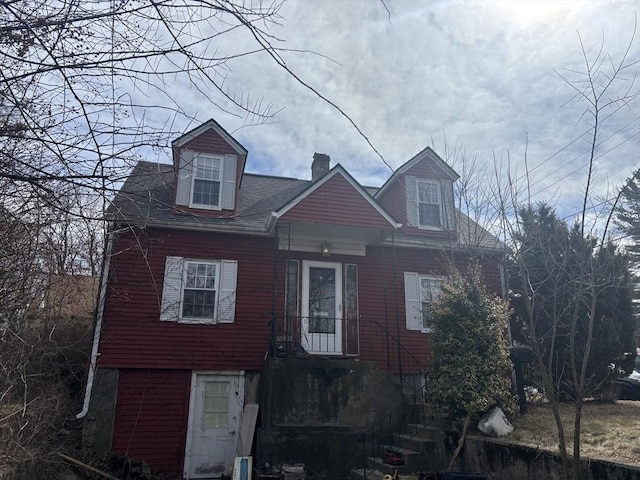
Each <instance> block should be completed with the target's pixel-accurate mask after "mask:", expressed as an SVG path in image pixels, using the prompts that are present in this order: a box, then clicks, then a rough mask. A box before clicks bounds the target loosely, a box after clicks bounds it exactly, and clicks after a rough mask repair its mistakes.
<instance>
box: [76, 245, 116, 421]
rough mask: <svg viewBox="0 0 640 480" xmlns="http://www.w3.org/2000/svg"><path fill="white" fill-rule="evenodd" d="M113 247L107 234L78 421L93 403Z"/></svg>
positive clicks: (77, 416)
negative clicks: (89, 359) (94, 323)
mask: <svg viewBox="0 0 640 480" xmlns="http://www.w3.org/2000/svg"><path fill="white" fill-rule="evenodd" d="M112 246H113V238H112V234H110V233H108V234H107V245H106V248H105V257H104V262H102V272H101V276H100V292H99V294H98V306H97V307H98V308H97V309H96V326H95V330H94V332H93V345H92V346H91V361H90V363H89V374H88V375H87V386H86V388H85V391H84V401H83V402H82V411H81V412H80V413H78V414H77V415H76V418H77V419H81V418H84V417H85V416H86V415H87V412H88V411H89V402H90V401H91V391H92V390H93V379H94V377H95V373H96V368H97V363H98V344H99V343H100V332H101V330H102V317H103V313H104V303H105V298H106V296H107V279H108V277H109V266H110V264H111V249H112Z"/></svg>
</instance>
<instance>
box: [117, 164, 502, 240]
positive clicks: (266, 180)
mask: <svg viewBox="0 0 640 480" xmlns="http://www.w3.org/2000/svg"><path fill="white" fill-rule="evenodd" d="M174 185H175V175H174V169H173V165H168V164H159V163H153V162H146V161H141V162H139V163H138V164H137V165H136V166H135V167H134V169H133V171H132V172H131V174H130V175H129V177H128V178H127V180H126V182H125V183H124V185H123V186H122V188H121V190H120V191H119V192H118V194H117V195H116V197H115V199H114V201H113V203H112V205H111V206H110V207H109V212H108V213H109V214H110V216H111V217H112V218H113V219H114V220H116V221H121V222H127V223H130V224H132V225H149V226H152V225H156V226H166V227H174V228H193V229H201V228H215V229H216V230H230V231H236V232H247V233H256V234H260V233H267V232H266V230H265V227H266V226H267V224H268V222H269V220H270V219H271V212H273V211H276V210H279V209H280V208H281V207H283V206H284V205H286V204H287V203H288V202H289V201H291V200H292V199H293V198H294V197H295V196H297V195H298V194H299V193H300V192H302V191H303V190H304V189H305V188H307V187H309V186H310V185H311V182H310V181H308V180H297V179H294V178H286V177H272V176H267V175H256V174H252V173H245V174H243V177H242V184H241V186H240V189H239V191H238V196H237V212H236V216H235V217H234V218H216V217H207V216H200V215H194V214H193V213H190V212H187V211H184V212H180V211H179V210H176V209H174V206H173V195H174ZM365 189H366V191H367V192H369V193H370V194H371V195H375V193H376V191H377V190H378V189H377V188H375V187H365ZM456 218H457V223H458V239H457V242H456V245H457V246H458V247H467V248H468V247H473V248H480V249H490V250H496V249H497V250H502V249H503V248H504V246H503V245H502V243H501V242H500V241H499V240H498V239H497V238H496V237H495V236H493V235H492V234H491V233H489V232H488V231H487V230H485V229H484V228H482V227H481V226H480V225H479V224H477V223H476V222H474V221H473V220H472V219H470V218H469V217H468V216H466V215H465V214H463V213H461V212H460V211H457V212H456ZM396 239H397V240H398V241H399V242H400V243H405V242H407V243H410V242H413V243H416V246H417V245H421V246H423V247H430V246H432V247H434V248H438V247H443V246H445V244H446V246H450V244H449V243H448V241H447V240H440V239H433V240H429V239H426V238H424V237H415V236H408V235H406V234H404V233H402V232H398V233H397V235H396Z"/></svg>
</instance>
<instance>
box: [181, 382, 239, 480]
mask: <svg viewBox="0 0 640 480" xmlns="http://www.w3.org/2000/svg"><path fill="white" fill-rule="evenodd" d="M243 399H244V377H243V376H241V375H240V374H238V373H235V372H234V373H232V374H208V373H196V372H194V373H193V377H192V381H191V401H190V405H189V427H188V430H187V445H186V451H185V466H184V477H185V478H188V479H213V478H220V476H221V475H223V474H225V473H226V472H227V470H228V468H229V465H231V463H232V462H233V459H234V458H235V454H236V446H237V442H238V432H239V431H240V417H241V410H242V403H243Z"/></svg>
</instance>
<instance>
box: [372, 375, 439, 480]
mask: <svg viewBox="0 0 640 480" xmlns="http://www.w3.org/2000/svg"><path fill="white" fill-rule="evenodd" d="M425 388H426V387H425V386H424V385H423V386H422V387H420V388H418V389H416V390H414V392H413V393H412V394H411V395H409V396H408V397H407V398H406V399H405V401H404V402H402V403H401V404H400V405H399V406H397V407H396V408H394V409H393V410H392V411H391V412H389V413H388V414H387V415H385V416H384V417H383V418H382V419H381V420H380V421H378V422H377V423H376V424H374V425H373V426H372V427H370V428H369V429H368V430H367V431H366V432H365V433H364V434H363V435H362V468H363V476H364V480H367V470H374V469H373V468H369V463H368V460H369V458H376V457H377V458H384V456H385V453H393V452H394V451H396V450H395V449H396V448H402V435H401V433H407V427H408V426H409V425H416V426H417V425H427V424H428V423H430V421H431V418H430V417H429V415H428V414H427V410H426V406H425V403H424V395H425Z"/></svg>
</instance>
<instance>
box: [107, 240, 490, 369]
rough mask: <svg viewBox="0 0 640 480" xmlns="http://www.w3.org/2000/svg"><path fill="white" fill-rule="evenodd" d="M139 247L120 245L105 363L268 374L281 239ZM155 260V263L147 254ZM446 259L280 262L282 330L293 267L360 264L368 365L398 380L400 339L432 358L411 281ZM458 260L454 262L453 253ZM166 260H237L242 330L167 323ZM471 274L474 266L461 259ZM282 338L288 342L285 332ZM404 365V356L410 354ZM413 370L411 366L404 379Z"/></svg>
mask: <svg viewBox="0 0 640 480" xmlns="http://www.w3.org/2000/svg"><path fill="white" fill-rule="evenodd" d="M139 238H140V241H139V243H138V242H136V241H135V239H134V237H133V236H132V235H131V234H122V235H121V236H120V237H119V240H118V243H117V248H118V250H116V252H118V253H117V254H116V255H115V256H114V257H113V259H112V273H111V284H110V288H109V293H108V297H107V303H106V307H105V316H104V327H103V333H102V337H101V344H100V354H101V355H100V358H99V362H100V364H101V365H102V366H114V367H120V368H122V367H126V368H164V369H171V368H177V369H202V370H207V369H209V370H249V371H252V370H253V371H259V370H260V369H261V366H262V361H263V359H264V355H265V352H267V350H268V348H269V340H270V331H269V321H270V312H271V309H272V292H273V253H274V252H273V248H274V247H273V239H270V238H261V237H250V236H241V235H231V234H227V235H225V234H215V233H196V232H179V231H174V230H159V229H148V230H147V231H145V233H144V234H142V235H140V237H139ZM140 249H142V251H144V252H146V258H145V257H144V256H143V255H142V254H141V253H140ZM446 253H447V252H444V251H435V250H425V249H418V248H396V253H395V265H396V270H395V274H394V259H393V250H392V249H391V248H390V247H386V248H385V250H384V254H383V251H382V248H380V247H368V248H367V255H366V256H347V255H331V257H328V258H327V257H322V256H321V255H320V254H319V253H304V252H285V251H280V252H279V260H278V288H277V290H278V300H277V315H278V319H279V324H280V325H282V324H283V315H284V304H285V298H284V292H285V288H284V286H285V281H286V270H285V269H286V260H287V258H291V259H298V260H301V261H304V260H318V261H323V260H324V261H330V262H341V263H343V264H344V263H353V264H356V265H357V266H358V281H359V312H360V319H359V327H360V328H359V333H360V350H359V356H360V358H362V359H364V360H372V361H376V362H378V363H379V364H380V366H381V368H383V369H384V368H386V365H387V362H388V360H389V361H390V363H391V364H392V368H391V370H392V371H394V369H395V368H396V367H395V365H396V364H397V358H396V357H397V344H396V342H395V341H393V340H390V342H389V345H387V337H388V335H387V334H386V333H385V326H386V328H388V332H389V335H390V336H391V337H393V338H397V335H398V333H397V330H398V328H397V327H396V323H397V324H398V325H399V330H400V342H401V344H402V346H403V347H404V348H405V349H408V350H410V351H411V352H412V354H413V355H414V356H416V357H418V359H419V363H420V364H421V366H422V364H423V363H424V362H425V361H426V359H427V358H428V356H429V344H428V342H429V335H427V334H423V333H421V332H416V331H408V330H407V329H406V320H405V306H404V278H403V273H404V272H405V271H412V272H418V273H423V274H429V273H431V274H442V273H444V272H445V270H446V269H445V264H446V256H447V255H445V254H446ZM448 253H451V252H448ZM167 255H177V256H184V257H189V258H203V259H232V260H238V284H237V303H236V319H235V322H234V323H233V324H219V325H190V324H180V323H175V322H162V321H160V320H159V312H160V307H159V305H160V298H161V294H162V282H163V275H164V263H165V258H166V256H167ZM452 255H453V258H454V263H455V264H456V265H457V266H458V267H459V268H460V269H462V270H464V268H466V267H465V265H466V262H467V256H466V255H463V254H455V253H452ZM484 274H485V277H486V281H487V283H488V284H489V285H490V288H491V289H493V290H494V291H495V292H497V293H499V292H500V275H499V270H498V264H497V262H496V263H490V262H489V261H487V262H485V263H484ZM280 333H282V332H280ZM403 355H404V354H403ZM410 371H411V369H410V368H409V366H408V365H407V364H406V363H405V365H404V366H403V372H405V373H408V372H410Z"/></svg>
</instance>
